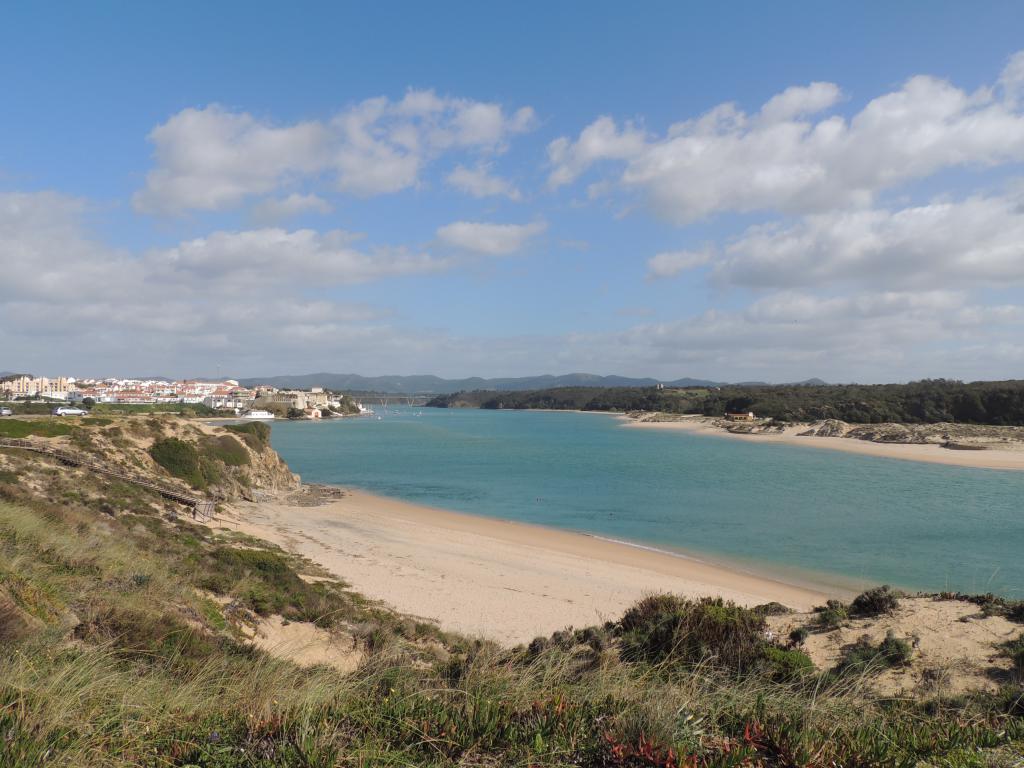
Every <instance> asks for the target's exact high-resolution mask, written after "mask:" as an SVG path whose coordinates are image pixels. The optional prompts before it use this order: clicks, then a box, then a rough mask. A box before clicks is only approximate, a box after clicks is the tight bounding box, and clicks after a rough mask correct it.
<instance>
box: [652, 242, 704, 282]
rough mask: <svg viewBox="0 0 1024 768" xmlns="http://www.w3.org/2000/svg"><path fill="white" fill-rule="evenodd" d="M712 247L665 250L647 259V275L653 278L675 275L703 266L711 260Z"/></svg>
mask: <svg viewBox="0 0 1024 768" xmlns="http://www.w3.org/2000/svg"><path fill="white" fill-rule="evenodd" d="M713 256H714V252H713V251H712V250H711V249H710V248H705V249H703V250H699V251H663V252H662V253H658V254H655V255H654V256H652V257H651V258H650V259H648V260H647V276H648V278H651V279H657V278H662V277H675V276H676V275H678V274H680V273H681V272H686V271H687V270H690V269H694V268H695V267H700V266H703V265H704V264H707V263H708V262H709V261H711V259H712V257H713Z"/></svg>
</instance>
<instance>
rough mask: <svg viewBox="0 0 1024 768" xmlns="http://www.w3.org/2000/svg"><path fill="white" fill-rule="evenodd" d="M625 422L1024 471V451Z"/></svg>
mask: <svg viewBox="0 0 1024 768" xmlns="http://www.w3.org/2000/svg"><path fill="white" fill-rule="evenodd" d="M622 419H623V424H624V425H625V426H626V427H628V428H631V429H632V428H635V429H663V430H685V431H687V432H693V433H695V434H701V435H711V436H717V437H726V438H731V439H735V440H747V441H750V442H755V443H774V444H784V445H799V446H802V447H805V448H826V449H830V450H836V451H846V452H848V453H859V454H862V455H865V456H880V457H883V458H887V459H903V460H906V461H925V462H930V463H934V464H951V465H955V466H960V467H976V468H979V469H1017V470H1024V450H1020V451H1014V450H1004V449H998V448H992V449H989V450H984V451H957V450H950V449H949V448H943V447H942V446H940V445H922V444H917V443H875V442H872V441H870V440H858V439H856V438H850V437H815V436H807V437H803V436H801V435H800V434H798V433H799V432H802V431H804V430H806V429H807V427H806V425H804V426H794V427H788V428H787V429H785V430H784V431H783V432H782V433H770V434H754V435H745V434H737V433H735V432H728V431H726V430H724V429H722V428H721V427H718V426H715V425H714V424H713V423H711V420H710V419H707V418H706V417H703V416H694V417H692V418H685V419H682V420H680V421H635V420H633V419H630V418H628V417H626V416H623V417H622Z"/></svg>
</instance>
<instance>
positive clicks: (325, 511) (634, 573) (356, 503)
mask: <svg viewBox="0 0 1024 768" xmlns="http://www.w3.org/2000/svg"><path fill="white" fill-rule="evenodd" d="M215 524H216V525H221V526H224V527H229V528H232V529H234V530H241V531H244V532H246V533H250V534H252V535H254V536H258V537H260V538H263V539H267V540H269V541H273V542H275V543H277V544H279V545H281V546H283V547H284V548H286V549H288V550H290V551H292V552H296V553H298V554H301V555H304V556H306V557H309V558H310V559H311V560H313V561H315V562H317V563H319V564H320V565H322V566H323V567H325V568H327V569H328V570H329V571H331V572H332V573H334V574H335V575H337V576H339V577H340V578H342V579H344V580H345V581H347V582H348V583H349V584H350V585H351V586H352V588H353V589H355V590H356V591H357V592H359V593H361V594H363V595H365V596H366V597H369V598H372V599H378V600H382V601H384V602H385V603H387V604H389V605H391V606H392V607H394V608H395V609H397V610H399V611H401V612H403V613H407V614H411V615H414V616H419V617H423V618H427V619H430V620H434V621H436V622H437V623H438V624H439V625H440V626H441V627H442V628H443V629H448V630H453V631H458V632H462V633H465V634H469V635H479V636H483V637H487V638H490V639H493V640H497V641H499V642H503V643H520V642H527V641H529V640H531V639H533V638H534V637H536V636H538V635H549V634H550V633H551V632H554V631H556V630H559V629H564V628H565V627H568V626H575V627H584V626H589V625H591V624H595V623H600V622H603V621H605V620H611V619H616V618H618V617H619V616H620V615H621V614H622V612H623V610H624V609H625V608H627V607H628V606H630V605H631V604H633V603H634V602H636V601H637V600H638V599H640V598H641V597H643V596H645V595H647V594H651V593H655V592H674V593H678V594H684V595H690V596H701V595H715V596H721V597H724V598H726V599H730V600H735V601H737V602H739V603H742V604H745V605H756V604H758V603H766V602H769V601H773V600H774V601H778V602H781V603H783V604H785V605H787V606H790V607H792V608H795V609H797V610H808V609H809V608H810V607H811V606H813V605H818V604H821V603H823V602H824V601H825V599H827V597H831V596H835V595H833V594H831V593H829V594H826V590H819V589H815V588H812V587H802V586H795V585H791V584H785V583H782V582H780V581H774V580H772V579H769V578H764V577H760V576H756V575H752V574H749V573H744V572H740V571H738V570H730V569H728V568H725V567H722V566H719V565H714V564H711V563H707V562H702V561H700V560H696V559H689V558H682V557H675V556H672V555H669V554H664V553H659V552H653V551H646V550H643V549H639V548H636V547H631V546H627V545H624V544H617V543H614V542H609V541H603V540H601V539H596V538H593V537H590V536H585V535H582V534H575V533H567V532H563V531H557V530H552V529H548V528H542V527H539V526H532V525H526V524H522V523H511V522H505V521H500V520H492V519H489V518H483V517H475V516H472V515H463V514H459V513H455V512H447V511H443V510H437V509H432V508H429V507H423V506H418V505H414V504H408V503H405V502H401V501H397V500H393V499H387V498H383V497H379V496H374V495H372V494H369V493H365V492H362V491H350V492H349V493H348V495H347V496H346V497H345V498H343V499H342V500H340V501H335V502H332V503H330V504H326V505H323V506H319V507H293V506H287V505H284V504H277V503H266V504H244V503H243V504H237V505H235V506H234V507H233V509H232V510H230V511H229V512H228V514H227V516H226V517H222V518H220V519H218V521H217V522H216V523H215Z"/></svg>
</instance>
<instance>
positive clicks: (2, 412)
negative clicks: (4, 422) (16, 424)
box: [0, 408, 14, 416]
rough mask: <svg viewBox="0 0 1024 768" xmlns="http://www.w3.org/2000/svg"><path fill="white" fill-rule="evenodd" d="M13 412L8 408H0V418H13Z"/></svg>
mask: <svg viewBox="0 0 1024 768" xmlns="http://www.w3.org/2000/svg"><path fill="white" fill-rule="evenodd" d="M13 415H14V411H12V410H11V409H10V408H0V416H13Z"/></svg>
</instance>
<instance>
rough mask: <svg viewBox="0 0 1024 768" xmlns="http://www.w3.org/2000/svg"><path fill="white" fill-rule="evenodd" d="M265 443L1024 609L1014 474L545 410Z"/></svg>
mask: <svg viewBox="0 0 1024 768" xmlns="http://www.w3.org/2000/svg"><path fill="white" fill-rule="evenodd" d="M272 442H273V445H274V448H276V449H277V450H278V451H279V452H280V454H281V455H282V456H283V457H284V459H285V460H286V461H287V462H288V464H289V465H290V466H291V467H292V469H293V470H294V471H296V472H298V473H299V474H301V475H302V477H303V479H305V480H307V481H310V482H319V483H332V484H339V485H351V486H355V487H359V488H363V489H366V490H369V491H373V492H375V493H379V494H383V495H387V496H393V497H397V498H400V499H404V500H407V501H412V502H418V503H422V504H428V505H431V506H436V507H442V508H446V509H452V510H457V511H463V512H470V513H474V514H479V515H487V516H490V517H497V518H504V519H508V520H518V521H524V522H530V523H539V524H542V525H547V526H553V527H558V528H566V529H571V530H577V531H586V532H589V533H593V534H597V535H601V536H607V537H611V538H616V539H624V540H629V541H632V542H636V543H641V544H648V545H653V546H656V547H662V548H667V549H679V550H682V551H686V552H691V553H703V554H705V555H706V556H709V557H711V558H712V559H714V558H719V559H723V560H727V561H730V562H741V563H745V564H748V565H749V566H751V567H755V568H756V567H761V568H767V569H770V570H776V571H778V570H779V569H785V568H795V569H804V571H810V572H814V573H815V575H816V577H819V578H820V576H821V575H830V576H833V577H835V578H836V579H837V580H841V581H842V582H846V580H853V583H854V584H864V583H879V582H887V583H891V584H895V585H898V586H902V587H905V588H911V589H927V590H945V589H950V590H963V591H966V592H987V591H993V592H997V593H1001V594H1003V595H1006V596H1013V597H1024V514H1022V504H1021V500H1022V499H1024V472H1008V471H1002V472H1001V471H995V470H982V469H967V468H960V467H949V466H942V465H936V464H925V463H917V462H909V461H898V460H893V459H882V458H874V457H869V456H859V455H854V454H847V453H843V452H839V451H829V450H822V449H817V448H802V447H798V446H792V447H791V446H784V445H757V444H752V443H749V442H746V441H739V440H732V439H728V438H719V437H713V436H711V437H709V436H702V435H692V434H688V433H685V432H675V431H655V430H644V429H627V428H623V427H622V426H621V422H620V421H619V420H617V419H614V418H611V417H608V416H600V415H591V414H579V413H555V412H522V411H479V410H444V409H429V408H424V409H408V408H400V409H397V410H389V413H388V415H386V416H385V417H384V418H383V419H381V420H377V419H345V420H337V421H331V422H324V423H316V422H277V423H275V424H274V426H273V432H272ZM804 575H806V573H805V574H804ZM837 583H838V582H837Z"/></svg>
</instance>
